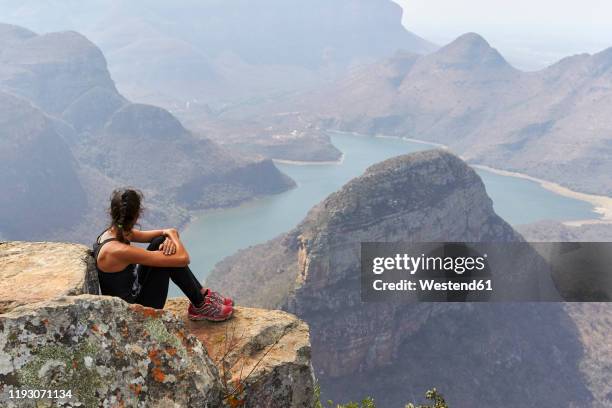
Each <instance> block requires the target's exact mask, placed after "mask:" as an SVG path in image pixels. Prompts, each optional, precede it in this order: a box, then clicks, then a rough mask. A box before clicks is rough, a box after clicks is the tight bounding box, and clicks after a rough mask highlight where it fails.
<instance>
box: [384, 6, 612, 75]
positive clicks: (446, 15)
mask: <svg viewBox="0 0 612 408" xmlns="http://www.w3.org/2000/svg"><path fill="white" fill-rule="evenodd" d="M394 1H395V2H396V3H399V4H400V5H401V6H402V7H403V8H404V25H405V26H406V27H407V28H408V29H409V30H410V31H413V32H415V33H416V34H419V35H421V36H422V37H425V38H427V39H428V40H431V41H434V42H436V43H438V44H444V43H447V42H449V41H451V40H452V39H454V38H455V37H457V36H458V35H460V34H462V33H464V32H468V31H474V32H477V33H479V34H481V35H482V36H484V37H485V38H486V39H487V40H488V41H489V42H490V43H491V45H493V46H494V47H495V48H497V49H499V51H500V52H501V53H502V54H504V55H505V56H506V57H507V58H508V60H510V61H511V62H512V63H514V64H515V65H517V66H518V67H520V68H525V69H536V68H539V67H542V66H544V65H547V64H549V63H552V62H554V61H556V60H557V59H559V58H561V57H563V56H566V55H569V54H576V53H581V52H590V53H593V52H597V51H601V50H602V49H604V48H608V47H612V0H394Z"/></svg>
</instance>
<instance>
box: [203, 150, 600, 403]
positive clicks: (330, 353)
mask: <svg viewBox="0 0 612 408" xmlns="http://www.w3.org/2000/svg"><path fill="white" fill-rule="evenodd" d="M520 240H522V238H521V237H520V236H519V235H518V234H517V233H516V232H514V231H513V229H512V228H511V227H510V226H509V225H508V224H507V223H506V222H504V221H503V220H502V219H501V218H500V217H498V216H497V215H496V214H495V212H494V211H493V208H492V202H491V200H490V199H489V197H488V196H487V194H486V191H485V188H484V185H483V184H482V181H481V180H480V178H479V177H478V176H477V174H476V173H475V172H474V171H473V170H472V169H470V168H469V167H468V166H467V165H466V164H465V163H463V162H462V161H461V160H460V159H458V158H457V157H455V156H453V155H451V154H449V153H447V152H445V151H427V152H421V153H416V154H412V155H406V156H400V157H397V158H393V159H390V160H387V161H385V162H382V163H379V164H377V165H374V166H372V167H370V168H369V169H368V170H367V171H366V172H365V173H364V174H363V175H362V176H360V177H358V178H357V179H354V180H352V181H351V182H349V183H348V184H346V185H345V186H344V187H343V188H342V189H341V190H340V191H338V192H336V193H334V194H332V195H330V196H329V197H328V198H326V199H325V200H324V201H323V202H321V203H320V204H319V205H317V206H316V207H314V208H313V209H312V210H311V211H310V212H309V214H308V215H307V217H306V218H305V219H304V221H302V223H300V224H299V225H298V226H297V227H296V228H295V229H294V230H292V231H290V232H289V233H287V234H284V235H282V236H280V237H278V238H276V239H274V240H272V241H269V242H268V243H265V244H262V245H258V246H255V247H251V248H249V249H246V250H243V251H240V252H238V253H237V254H235V255H234V256H232V257H229V258H227V259H225V260H224V261H222V262H221V263H220V264H219V265H217V267H216V269H215V270H214V272H213V274H212V276H211V277H210V278H209V280H208V281H209V283H210V285H211V286H214V287H219V288H220V289H221V290H223V291H225V292H227V293H229V294H232V295H235V296H236V298H237V300H238V301H239V302H242V303H244V304H247V305H250V306H262V305H265V306H267V307H271V306H274V307H277V306H281V307H282V308H283V309H285V310H287V311H291V312H293V313H296V314H297V315H298V316H299V317H300V318H303V319H304V320H305V321H306V322H308V324H309V326H310V328H311V334H312V345H313V364H314V367H315V371H316V373H317V377H318V378H319V380H320V381H321V384H322V388H323V393H324V395H325V396H329V397H333V398H334V399H342V400H344V399H346V398H353V399H358V398H360V397H363V396H364V395H372V396H373V397H374V398H375V399H376V400H377V401H378V402H379V403H380V404H381V405H382V406H398V405H399V404H401V403H403V402H405V401H406V400H410V399H411V398H412V396H414V395H418V393H419V390H420V389H424V388H426V387H431V386H432V385H435V386H438V387H443V388H444V390H445V396H447V397H448V400H449V401H453V406H457V407H474V406H496V407H516V406H529V407H537V406H548V405H551V404H553V405H555V404H557V405H561V406H571V404H575V405H577V406H588V405H589V404H590V403H591V401H592V398H593V397H592V394H591V392H590V391H589V390H588V389H587V387H586V385H585V384H586V381H585V378H584V374H583V372H582V371H581V370H580V369H579V364H580V362H581V358H582V354H583V346H582V344H581V340H580V338H579V336H578V334H577V329H576V326H575V324H574V323H573V321H572V320H571V319H570V318H569V317H568V314H567V312H566V311H565V310H564V309H563V307H562V306H560V305H558V304H503V303H500V304H472V303H467V304H461V303H448V304H431V303H430V304H426V303H420V304H398V303H391V302H378V303H363V302H362V301H361V298H360V279H359V277H360V264H359V258H360V256H359V250H360V246H359V245H360V242H372V241H389V242H394V241H408V242H423V241H482V242H513V241H520ZM523 272H524V271H521V270H518V269H517V268H514V270H513V269H512V268H511V269H510V270H509V271H508V274H510V276H513V277H514V278H515V279H518V280H524V281H525V282H527V283H528V284H529V285H536V283H535V281H534V280H532V279H533V276H531V277H530V276H528V275H525V274H523ZM529 285H528V286H529ZM528 286H526V287H528Z"/></svg>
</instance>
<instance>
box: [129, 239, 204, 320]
mask: <svg viewBox="0 0 612 408" xmlns="http://www.w3.org/2000/svg"><path fill="white" fill-rule="evenodd" d="M164 240H165V237H163V236H160V237H157V238H154V239H153V240H152V241H151V243H150V244H149V246H148V248H147V250H148V251H159V246H160V245H161V244H162V243H163V242H164ZM136 268H137V270H138V281H139V282H140V292H139V293H138V296H137V297H136V299H135V300H134V303H138V304H141V305H143V306H148V307H153V308H155V309H163V308H164V305H165V304H166V299H167V297H168V286H169V284H170V279H172V282H174V283H175V284H176V286H178V287H179V288H180V289H181V290H182V291H183V293H184V294H185V295H186V296H187V297H188V298H189V300H190V301H191V303H192V304H194V305H196V306H199V305H201V304H202V302H203V301H204V296H203V295H202V293H201V292H200V290H201V289H202V285H201V284H200V282H198V279H197V278H196V277H195V276H194V275H193V273H192V272H191V269H189V267H188V266H185V267H180V268H179V267H176V268H172V267H154V266H144V265H138V266H137V267H136Z"/></svg>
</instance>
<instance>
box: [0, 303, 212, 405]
mask: <svg viewBox="0 0 612 408" xmlns="http://www.w3.org/2000/svg"><path fill="white" fill-rule="evenodd" d="M0 351H1V353H0V385H2V391H3V392H2V394H1V395H0V402H1V404H2V406H6V407H33V406H37V405H36V400H33V399H22V400H19V399H9V392H10V390H19V389H51V390H71V392H72V398H69V399H59V400H55V401H53V402H51V401H49V400H47V401H46V402H47V403H49V402H51V403H52V404H56V406H65V407H73V406H85V407H97V406H111V405H121V406H126V407H151V406H160V407H161V406H172V405H173V404H178V405H180V406H190V407H210V408H212V407H219V406H221V399H222V390H221V386H220V382H219V378H218V373H217V369H216V367H215V366H214V364H213V363H212V362H211V360H210V359H209V357H208V355H207V353H206V349H205V348H204V347H203V346H202V344H201V343H200V342H199V341H198V340H197V339H196V338H195V337H193V336H190V335H188V334H186V333H185V328H184V326H183V324H182V322H181V321H180V320H178V319H176V318H175V317H174V316H173V315H171V314H167V313H163V312H161V311H155V310H153V309H148V308H143V307H142V306H138V305H128V304H127V303H125V302H124V301H122V300H121V299H118V298H112V297H101V296H93V295H81V296H70V297H64V298H59V299H56V300H52V301H47V302H41V303H33V304H30V305H27V306H22V307H20V308H17V309H14V310H12V311H11V312H9V313H6V314H2V315H0ZM39 402H44V401H39Z"/></svg>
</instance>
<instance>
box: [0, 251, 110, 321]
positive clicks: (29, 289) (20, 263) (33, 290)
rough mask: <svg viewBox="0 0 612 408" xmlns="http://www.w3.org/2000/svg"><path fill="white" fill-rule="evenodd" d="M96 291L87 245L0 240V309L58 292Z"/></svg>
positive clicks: (4, 310)
mask: <svg viewBox="0 0 612 408" xmlns="http://www.w3.org/2000/svg"><path fill="white" fill-rule="evenodd" d="M97 293H99V286H98V277H97V275H96V272H95V266H94V261H93V258H92V257H91V255H90V253H89V250H88V248H87V247H85V246H83V245H77V244H65V243H50V242H4V243H0V313H6V312H8V311H10V310H12V309H14V308H15V307H17V306H21V305H28V304H31V303H35V302H40V301H43V300H50V299H53V298H56V297H59V296H66V295H81V294H97Z"/></svg>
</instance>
